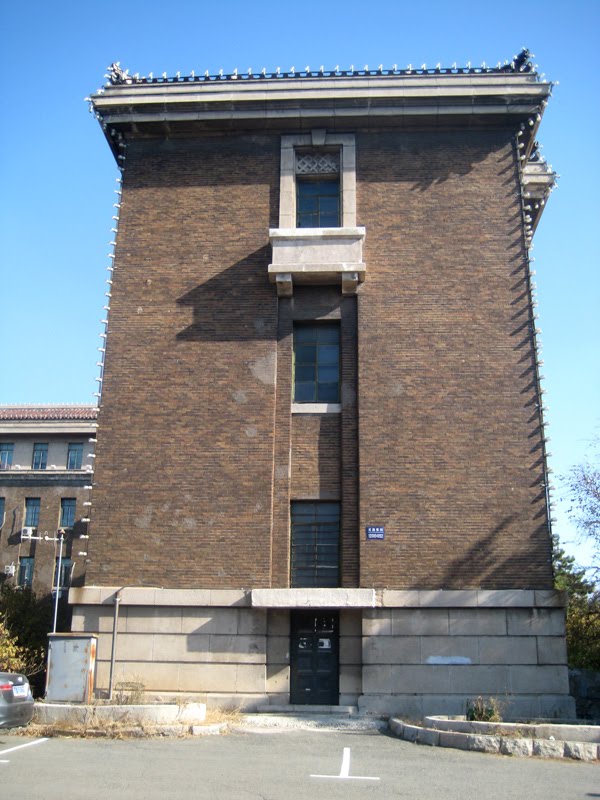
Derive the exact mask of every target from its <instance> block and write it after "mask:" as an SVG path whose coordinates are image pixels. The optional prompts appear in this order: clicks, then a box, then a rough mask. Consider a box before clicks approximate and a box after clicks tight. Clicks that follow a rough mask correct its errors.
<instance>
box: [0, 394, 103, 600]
mask: <svg viewBox="0 0 600 800" xmlns="http://www.w3.org/2000/svg"><path fill="white" fill-rule="evenodd" d="M97 416H98V409H97V408H96V407H95V406H77V405H70V406H57V405H44V406H39V405H27V406H6V405H2V406H0V565H1V566H2V572H1V573H0V576H1V577H0V579H1V580H4V581H7V582H9V583H10V584H12V585H15V586H20V587H22V588H31V589H33V591H35V592H36V593H37V594H46V593H48V592H50V591H52V590H53V589H56V588H57V587H58V588H59V590H60V591H61V592H62V591H65V594H66V589H67V588H68V587H69V586H70V585H71V583H72V582H73V583H75V584H76V583H77V582H78V581H79V582H81V579H82V575H83V566H84V559H85V557H86V556H87V547H86V544H87V519H86V518H87V513H88V511H89V505H90V500H89V498H90V489H91V478H92V470H93V457H94V442H95V436H96V418H97ZM61 536H62V537H63V539H64V543H63V551H62V557H61V564H60V570H59V569H58V558H59V555H60V553H59V550H60V543H59V541H57V540H59V539H60V537H61ZM46 537H48V538H46Z"/></svg>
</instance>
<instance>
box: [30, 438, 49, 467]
mask: <svg viewBox="0 0 600 800" xmlns="http://www.w3.org/2000/svg"><path fill="white" fill-rule="evenodd" d="M47 463H48V445H47V444H41V443H39V442H36V443H35V444H34V445H33V459H32V461H31V469H46V464H47Z"/></svg>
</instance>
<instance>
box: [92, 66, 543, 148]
mask: <svg viewBox="0 0 600 800" xmlns="http://www.w3.org/2000/svg"><path fill="white" fill-rule="evenodd" d="M550 91H551V84H550V83H545V82H541V81H540V80H539V79H538V76H537V75H536V74H535V73H533V72H503V71H499V70H494V71H486V72H482V71H480V72H473V71H462V70H461V71H459V72H452V71H448V72H443V71H440V72H439V74H438V73H435V72H433V74H431V73H429V72H428V73H426V74H399V75H396V74H384V73H381V74H373V73H371V74H368V75H367V74H362V75H355V74H353V75H351V76H348V75H344V74H342V75H339V76H321V77H318V78H317V77H312V76H311V77H308V76H304V77H298V76H296V77H290V76H289V75H286V76H281V77H278V78H276V77H265V78H262V79H252V80H249V79H248V78H244V79H235V77H234V76H228V77H227V79H218V78H215V79H202V80H200V81H198V80H197V79H194V80H191V79H190V80H187V79H185V80H181V79H178V80H173V81H172V82H171V81H169V80H162V81H159V82H155V81H152V82H149V81H147V80H146V79H138V80H135V79H128V78H127V79H124V80H123V81H122V82H119V83H116V84H113V83H111V84H109V85H107V86H106V87H105V88H104V89H103V90H100V91H99V92H98V93H96V94H94V95H93V96H92V97H91V98H90V101H91V104H92V109H93V111H94V112H95V113H96V115H97V116H98V119H99V121H100V122H101V124H102V126H103V128H104V130H105V132H106V135H107V138H108V139H109V141H110V142H111V145H112V146H113V147H114V146H115V142H116V140H117V139H118V138H119V137H120V136H121V137H125V138H138V137H154V136H165V135H166V136H174V135H193V134H195V133H197V132H198V131H202V130H229V129H236V130H240V129H244V128H246V129H258V128H260V129H274V130H290V129H294V130H298V129H309V128H313V127H315V125H318V126H320V127H327V128H328V130H339V129H348V128H350V127H351V128H352V129H356V128H360V127H366V126H369V127H371V126H373V125H378V126H393V127H414V126H419V127H421V126H424V125H426V126H469V127H481V126H488V125H498V124H503V125H506V124H514V123H519V122H523V121H525V120H527V119H530V118H531V117H534V116H535V115H539V114H541V112H542V111H543V107H544V105H545V101H546V100H547V98H548V95H549V94H550Z"/></svg>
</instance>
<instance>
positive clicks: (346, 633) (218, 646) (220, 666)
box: [70, 587, 575, 718]
mask: <svg viewBox="0 0 600 800" xmlns="http://www.w3.org/2000/svg"><path fill="white" fill-rule="evenodd" d="M117 591H118V590H117V589H116V588H110V587H102V588H98V587H87V588H85V589H73V590H71V595H70V601H71V603H72V604H73V606H74V608H73V624H72V628H73V631H85V632H90V633H97V634H98V637H99V639H98V657H97V658H98V660H97V669H96V693H97V695H98V696H103V695H106V693H107V692H108V689H109V680H110V678H109V676H110V659H111V649H112V644H113V626H114V619H115V602H114V600H115V596H116V592H117ZM563 606H564V598H563V597H562V595H561V594H560V593H558V592H551V591H544V592H534V591H526V590H515V591H495V592H491V591H475V590H473V591H471V590H465V591H435V592H427V591H420V592H417V591H414V592H409V591H407V592H398V591H385V590H384V591H373V590H362V589H358V590H348V589H344V590H342V589H340V590H330V591H324V590H312V591H311V590H257V591H254V592H253V591H248V592H244V591H239V592H237V591H219V592H216V591H208V590H193V591H190V590H169V589H151V590H150V589H123V590H121V592H120V602H119V610H118V622H117V634H116V636H117V638H116V659H115V671H114V677H113V684H114V686H116V685H117V684H119V683H121V682H124V681H132V680H135V681H137V682H139V683H141V684H143V686H144V689H145V693H146V696H147V697H148V698H151V699H157V700H164V701H166V700H168V699H171V698H174V697H186V698H190V699H195V700H198V701H201V702H206V703H207V705H208V707H211V706H212V707H214V706H219V707H222V708H238V709H240V710H244V711H252V710H255V709H256V708H257V707H258V706H261V705H264V704H265V703H269V704H273V705H287V704H289V703H290V671H291V666H290V664H291V659H290V635H291V631H290V628H291V622H290V620H291V618H292V615H293V614H294V613H295V612H297V610H298V609H302V610H303V611H304V612H305V611H307V610H308V611H311V610H313V609H314V610H315V613H322V612H323V611H324V610H325V609H327V610H329V611H333V612H335V613H336V614H337V615H338V619H339V628H338V631H339V639H338V641H337V642H336V646H337V651H338V654H339V676H338V677H339V681H338V689H339V692H338V694H337V695H336V697H337V700H338V703H339V704H340V705H355V706H358V707H359V709H360V710H361V711H363V712H366V713H377V714H396V715H402V716H407V717H414V718H417V717H422V716H425V715H430V714H450V715H454V714H462V713H464V711H465V705H466V702H467V701H468V700H469V699H472V698H474V697H476V696H479V695H486V696H493V697H495V698H497V699H498V701H499V702H500V705H501V706H502V707H503V713H504V716H506V717H574V716H575V705H574V701H573V699H572V698H571V697H570V696H569V683H568V672H567V665H566V647H565V636H564V631H565V628H564V625H565V616H564V607H563Z"/></svg>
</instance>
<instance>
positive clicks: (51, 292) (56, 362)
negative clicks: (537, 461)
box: [0, 0, 600, 563]
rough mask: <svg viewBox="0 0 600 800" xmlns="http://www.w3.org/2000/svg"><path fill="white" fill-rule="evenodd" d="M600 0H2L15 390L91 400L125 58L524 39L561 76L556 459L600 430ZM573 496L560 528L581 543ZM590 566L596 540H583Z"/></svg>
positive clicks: (557, 462)
mask: <svg viewBox="0 0 600 800" xmlns="http://www.w3.org/2000/svg"><path fill="white" fill-rule="evenodd" d="M599 23H600V0H571V2H566V0H563V1H562V2H559V1H558V0H547V1H546V2H541V3H537V4H531V3H527V4H524V3H522V2H514V1H513V0H509V1H508V2H506V1H505V2H503V3H488V2H483V1H482V0H480V1H479V2H469V1H467V0H455V2H447V0H446V1H445V2H440V0H429V2H427V3H421V4H418V3H416V2H414V0H413V2H405V0H396V2H390V1H389V0H379V2H376V3H365V2H357V1H356V0H346V1H345V2H341V3H327V4H325V3H322V4H316V3H285V2H284V3H282V2H272V0H269V2H260V0H259V1H258V2H254V3H250V2H240V0H229V1H228V2H222V3H216V2H213V3H208V2H204V0H197V1H196V2H192V0H178V2H176V3H172V4H167V3H166V2H163V3H160V4H159V3H157V2H151V1H150V0H148V1H147V2H141V0H124V2H119V3H115V2H113V3H110V2H104V3H98V2H95V0H53V1H52V0H51V1H50V2H49V1H48V0H44V2H42V0H32V1H30V2H28V3H23V4H20V3H9V2H5V3H2V4H1V10H0V59H1V60H2V66H3V70H2V72H3V74H2V79H1V80H0V115H1V117H0V121H1V124H0V191H1V203H2V213H1V215H0V226H1V230H0V233H1V241H2V250H1V256H0V265H1V267H0V269H1V281H0V324H1V327H0V403H42V402H54V403H60V402H93V401H94V398H93V396H92V393H93V392H94V391H96V388H97V384H96V382H95V380H94V379H95V377H96V376H97V375H98V369H97V367H96V366H95V364H96V361H97V356H98V353H97V351H96V347H97V346H98V345H99V339H98V334H99V332H100V331H101V330H102V329H103V326H101V325H100V323H99V320H100V319H101V318H102V317H103V311H102V306H103V304H104V290H105V284H104V280H105V278H106V276H107V273H106V272H105V266H106V264H107V263H108V259H107V258H106V254H107V253H108V252H109V250H110V248H109V246H108V242H109V241H110V239H111V234H110V228H111V224H112V222H111V216H112V214H113V208H112V203H113V202H115V199H116V198H115V195H114V194H113V191H114V189H115V188H116V184H115V178H116V177H117V170H116V167H115V164H114V161H113V157H112V155H111V153H110V151H109V149H108V146H107V144H106V142H105V140H104V137H103V135H102V133H101V130H100V127H99V126H98V124H97V122H96V121H95V120H94V118H93V117H92V116H91V115H90V114H89V113H88V111H87V104H86V103H85V102H84V97H86V95H89V94H90V93H91V92H93V91H94V90H95V89H97V88H98V87H99V86H100V85H101V84H103V83H104V77H103V76H104V74H105V72H106V67H107V66H108V65H109V64H110V63H111V62H112V61H120V62H121V65H122V67H123V68H125V69H129V70H130V72H132V73H135V72H139V73H140V74H148V73H149V72H154V73H155V74H162V73H163V72H165V71H166V72H167V73H168V74H169V75H174V74H175V73H176V72H177V71H178V70H179V71H181V72H182V73H189V72H190V71H191V70H195V71H196V72H197V73H198V72H204V70H206V69H208V70H209V71H210V72H211V73H214V72H217V71H218V70H219V69H221V68H223V70H224V71H225V72H230V71H232V70H233V69H234V68H236V67H237V68H238V69H239V70H243V71H246V70H247V69H248V68H249V67H251V68H252V69H253V70H254V71H256V70H260V69H261V68H262V67H263V66H264V67H267V69H268V70H270V69H275V68H276V67H278V66H280V67H281V68H282V69H289V67H291V66H295V67H296V68H297V69H301V68H304V67H305V66H306V65H310V66H311V67H313V68H315V67H319V66H320V65H321V64H323V65H324V66H325V67H334V66H336V65H337V64H339V65H340V66H341V67H349V66H350V65H351V64H354V65H355V66H358V65H360V66H361V67H362V66H363V65H365V64H368V65H369V66H371V67H372V66H377V65H379V64H383V65H384V66H387V67H391V66H392V65H393V64H398V66H406V65H407V64H409V63H411V64H413V65H419V66H420V65H421V64H423V63H426V64H427V65H428V66H435V64H437V63H438V62H441V63H442V65H445V66H448V65H451V64H452V63H454V62H457V63H458V64H459V65H465V64H466V63H467V62H471V63H472V64H474V65H479V64H481V63H482V62H486V63H487V64H496V63H497V62H498V61H504V60H505V59H510V58H512V56H513V55H514V54H516V53H517V52H518V51H519V50H520V49H521V48H522V47H524V46H526V47H528V48H529V49H530V50H531V51H532V52H533V53H535V56H536V58H535V61H536V63H538V64H539V65H540V71H541V72H544V73H545V74H546V76H547V77H548V78H549V79H550V80H552V81H559V85H558V86H556V87H555V89H554V96H553V98H552V100H551V102H550V105H549V107H548V109H547V111H546V114H545V115H544V120H543V122H542V125H541V128H540V133H539V140H540V142H541V143H542V144H543V145H544V149H543V151H542V153H543V154H544V156H545V157H546V158H547V159H548V161H549V162H550V163H551V164H552V166H553V167H554V169H556V170H557V172H558V173H559V174H560V176H561V178H560V181H559V188H558V189H557V190H556V191H555V192H554V193H553V195H552V197H551V199H550V202H549V204H548V206H547V208H546V210H545V213H544V216H543V218H542V221H541V223H540V226H539V228H538V231H537V233H536V237H535V240H534V241H535V247H534V250H533V255H534V256H535V258H536V263H535V265H534V266H535V268H536V270H537V284H538V298H539V314H540V327H541V329H542V343H543V358H544V361H545V365H544V369H543V373H544V375H545V382H544V386H545V388H546V390H547V395H546V397H547V402H548V405H549V408H550V412H549V423H550V424H549V429H548V433H549V435H550V437H551V444H550V450H551V452H552V454H553V455H552V457H551V460H550V463H551V466H552V467H553V469H554V474H555V479H556V480H555V482H556V484H557V488H558V490H559V491H558V495H559V496H560V495H561V494H564V492H562V491H561V490H560V476H561V475H564V474H565V473H567V472H568V470H569V469H570V468H571V466H572V465H574V464H577V463H580V462H581V461H582V460H583V459H584V458H585V457H586V455H589V454H590V453H591V448H590V444H591V441H592V440H593V438H594V437H597V436H598V435H600V412H599V403H598V401H599V394H600V371H599V369H598V351H599V343H600V333H599V330H600V328H599V325H598V308H599V299H600V298H599V296H598V295H599V291H598V289H599V277H598V265H599V246H598V241H599V237H598V230H597V225H598V222H597V220H596V215H597V214H598V206H597V202H596V194H597V182H598V180H599V177H600V176H599V166H598V162H599V159H598V130H599V122H600V120H599V116H600V112H599V105H600V104H599V102H598V55H599V52H600V51H599V47H598V45H599V39H600V36H599V31H600V24H599ZM564 506H565V503H562V504H561V503H559V507H558V513H557V516H558V522H557V524H556V526H555V530H557V532H558V533H559V535H560V536H561V539H562V540H563V542H564V543H565V545H566V546H567V547H568V548H569V549H573V545H572V544H571V542H573V540H574V530H573V528H572V527H571V526H570V525H569V523H568V521H567V518H566V514H565V511H564ZM577 555H578V557H579V558H580V560H581V561H582V562H583V563H585V562H586V560H587V559H588V558H589V551H587V552H586V550H585V548H581V547H580V548H578V550H577Z"/></svg>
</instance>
